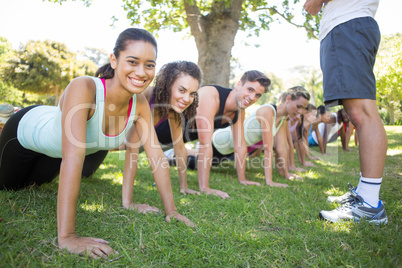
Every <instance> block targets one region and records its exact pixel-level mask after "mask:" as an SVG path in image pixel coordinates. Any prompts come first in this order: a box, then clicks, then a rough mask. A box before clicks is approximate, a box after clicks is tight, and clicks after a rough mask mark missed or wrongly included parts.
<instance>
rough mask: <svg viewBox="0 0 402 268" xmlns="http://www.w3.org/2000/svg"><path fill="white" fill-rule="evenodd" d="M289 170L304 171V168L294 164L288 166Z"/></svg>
mask: <svg viewBox="0 0 402 268" xmlns="http://www.w3.org/2000/svg"><path fill="white" fill-rule="evenodd" d="M289 170H292V171H296V172H304V171H306V170H305V169H304V168H300V167H296V166H293V167H289Z"/></svg>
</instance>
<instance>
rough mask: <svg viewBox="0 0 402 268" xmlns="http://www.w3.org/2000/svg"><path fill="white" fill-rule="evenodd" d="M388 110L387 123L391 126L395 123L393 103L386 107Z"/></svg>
mask: <svg viewBox="0 0 402 268" xmlns="http://www.w3.org/2000/svg"><path fill="white" fill-rule="evenodd" d="M388 112H389V124H390V125H391V126H393V125H394V124H395V109H394V106H393V103H391V105H390V106H389V107H388Z"/></svg>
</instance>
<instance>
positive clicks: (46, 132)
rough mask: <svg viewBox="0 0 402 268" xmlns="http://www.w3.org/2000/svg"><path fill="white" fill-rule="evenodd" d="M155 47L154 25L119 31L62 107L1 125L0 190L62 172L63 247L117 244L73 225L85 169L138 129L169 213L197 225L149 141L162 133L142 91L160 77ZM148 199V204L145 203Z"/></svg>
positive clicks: (28, 112) (99, 251)
mask: <svg viewBox="0 0 402 268" xmlns="http://www.w3.org/2000/svg"><path fill="white" fill-rule="evenodd" d="M156 54H157V44H156V40H155V38H154V37H153V36H152V35H151V34H150V33H149V32H148V31H146V30H142V29H137V28H129V29H127V30H125V31H123V32H122V33H121V34H120V35H119V37H118V39H117V41H116V45H115V48H114V50H113V54H112V55H111V63H110V64H106V65H105V66H103V67H101V68H100V69H99V70H98V72H97V76H99V77H79V78H76V79H74V80H73V81H71V82H70V84H69V85H68V86H67V88H66V90H65V91H64V93H63V95H62V97H61V99H60V103H59V106H58V107H51V106H30V107H27V108H24V109H22V110H20V111H19V112H17V113H16V114H14V115H13V116H12V117H11V118H10V119H9V121H8V122H7V124H6V125H5V127H4V129H3V133H2V135H1V136H0V155H1V156H2V157H1V158H0V190H3V189H19V188H23V187H27V186H29V185H41V184H43V183H46V182H49V181H52V180H53V179H54V178H55V177H56V176H57V175H58V174H59V190H58V198H57V228H58V243H59V247H60V248H65V249H67V250H68V251H69V252H71V253H76V254H79V253H86V254H89V255H90V256H91V257H93V258H99V257H107V256H108V255H110V254H112V253H113V252H114V250H113V249H112V248H111V247H109V246H108V244H109V242H107V241H105V240H103V239H99V238H92V237H79V236H78V235H77V234H76V233H75V220H76V207H77V200H78V195H79V189H80V181H81V176H82V174H87V173H91V172H92V173H93V172H94V171H95V170H96V169H97V168H98V167H99V165H100V163H101V161H99V159H101V160H102V159H103V158H104V157H105V155H106V153H107V151H108V150H109V149H113V148H115V147H117V146H118V145H119V144H121V143H122V142H123V141H124V138H125V136H126V134H127V133H133V132H135V133H136V135H138V138H139V141H141V143H142V145H143V147H144V149H145V152H146V153H147V156H148V158H149V159H150V160H151V161H150V164H151V168H152V170H153V174H154V179H155V183H156V186H157V188H158V190H159V194H160V196H161V198H162V201H163V205H164V208H165V214H166V220H167V221H170V219H171V218H176V219H178V220H179V221H183V222H185V223H186V224H187V225H192V223H191V222H190V221H189V220H188V219H187V218H186V217H184V216H182V215H180V214H179V213H178V212H177V210H176V206H175V203H174V200H173V193H172V188H171V184H170V176H169V165H167V164H166V165H163V163H167V160H166V158H165V156H164V154H163V152H162V150H161V148H160V146H159V144H157V143H156V144H155V143H153V144H151V141H155V140H157V138H156V134H155V130H154V127H153V125H152V124H151V122H152V119H151V111H150V108H149V105H148V102H147V100H146V99H145V97H144V96H143V95H141V94H139V93H141V92H143V91H144V90H145V89H146V87H147V86H148V85H149V84H150V83H151V82H152V80H153V78H154V75H155V61H156ZM137 94H139V95H137ZM105 152H106V153H105ZM130 160H131V159H127V158H126V163H127V162H129V164H131V162H130ZM156 163H161V164H159V165H157V164H156ZM129 164H128V165H126V166H125V170H124V176H126V175H127V174H133V172H131V170H133V168H134V167H132V166H131V165H129ZM21 167H23V168H21ZM131 194H132V193H131ZM144 206H145V207H147V206H148V205H141V206H139V207H144ZM139 210H140V209H139ZM140 212H143V211H141V210H140Z"/></svg>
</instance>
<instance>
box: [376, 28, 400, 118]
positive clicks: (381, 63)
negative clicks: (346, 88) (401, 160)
mask: <svg viewBox="0 0 402 268" xmlns="http://www.w3.org/2000/svg"><path fill="white" fill-rule="evenodd" d="M381 38H382V41H381V44H380V48H379V51H378V55H377V60H376V65H375V73H376V78H377V93H376V95H377V105H379V106H380V108H384V109H386V110H387V111H388V113H389V124H390V125H393V124H395V113H396V111H398V110H400V111H402V103H401V100H402V34H400V33H398V34H394V35H386V36H382V37H381ZM399 119H402V118H399Z"/></svg>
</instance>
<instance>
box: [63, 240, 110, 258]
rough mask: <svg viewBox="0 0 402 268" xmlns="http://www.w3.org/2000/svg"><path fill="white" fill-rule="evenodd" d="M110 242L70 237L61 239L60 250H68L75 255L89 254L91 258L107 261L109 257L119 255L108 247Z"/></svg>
mask: <svg viewBox="0 0 402 268" xmlns="http://www.w3.org/2000/svg"><path fill="white" fill-rule="evenodd" d="M108 244H109V242H108V241H106V240H103V239H101V238H93V237H79V236H76V235H74V236H70V237H68V238H63V239H60V238H59V248H60V249H66V250H67V251H68V252H70V253H73V254H88V256H89V257H91V258H94V259H98V258H104V259H106V258H107V257H108V256H110V255H112V254H114V253H117V252H116V251H114V250H113V249H112V248H111V247H109V246H108Z"/></svg>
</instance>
